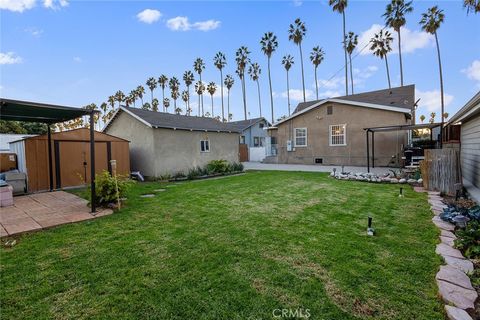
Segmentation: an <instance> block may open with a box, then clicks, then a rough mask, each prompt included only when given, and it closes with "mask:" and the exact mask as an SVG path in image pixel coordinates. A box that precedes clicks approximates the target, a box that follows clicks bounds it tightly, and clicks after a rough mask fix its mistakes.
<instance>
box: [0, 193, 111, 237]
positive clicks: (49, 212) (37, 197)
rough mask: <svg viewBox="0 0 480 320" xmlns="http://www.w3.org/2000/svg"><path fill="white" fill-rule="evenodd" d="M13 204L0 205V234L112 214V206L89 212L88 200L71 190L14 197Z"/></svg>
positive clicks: (43, 227) (10, 233) (15, 232)
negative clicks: (92, 212)
mask: <svg viewBox="0 0 480 320" xmlns="http://www.w3.org/2000/svg"><path fill="white" fill-rule="evenodd" d="M13 202H14V205H13V206H11V207H4V208H0V237H6V236H11V235H16V234H20V233H24V232H30V231H36V230H42V229H46V228H50V227H54V226H58V225H62V224H66V223H72V222H78V221H84V220H89V219H94V218H97V217H101V216H105V215H109V214H111V213H112V210H110V209H97V212H96V214H95V216H94V215H92V214H91V213H90V208H89V207H88V206H87V200H85V199H82V198H80V197H77V196H76V195H73V194H71V193H68V192H64V191H55V192H45V193H36V194H31V195H25V196H20V197H15V198H14V201H13Z"/></svg>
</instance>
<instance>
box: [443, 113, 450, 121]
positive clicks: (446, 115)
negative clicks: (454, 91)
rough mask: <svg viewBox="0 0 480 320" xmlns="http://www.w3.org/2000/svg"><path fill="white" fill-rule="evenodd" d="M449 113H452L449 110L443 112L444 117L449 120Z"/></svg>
mask: <svg viewBox="0 0 480 320" xmlns="http://www.w3.org/2000/svg"><path fill="white" fill-rule="evenodd" d="M449 115H450V114H449V113H448V112H444V113H443V119H444V120H447V119H448V116H449Z"/></svg>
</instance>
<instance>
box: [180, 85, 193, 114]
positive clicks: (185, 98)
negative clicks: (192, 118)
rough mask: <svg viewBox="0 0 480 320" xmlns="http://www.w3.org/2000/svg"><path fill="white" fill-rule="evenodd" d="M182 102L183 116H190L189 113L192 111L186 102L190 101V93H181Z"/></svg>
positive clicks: (184, 91)
mask: <svg viewBox="0 0 480 320" xmlns="http://www.w3.org/2000/svg"><path fill="white" fill-rule="evenodd" d="M182 100H183V102H185V114H186V115H187V116H189V115H190V112H191V111H192V110H191V109H190V107H189V105H188V101H189V100H190V93H189V92H188V90H183V91H182Z"/></svg>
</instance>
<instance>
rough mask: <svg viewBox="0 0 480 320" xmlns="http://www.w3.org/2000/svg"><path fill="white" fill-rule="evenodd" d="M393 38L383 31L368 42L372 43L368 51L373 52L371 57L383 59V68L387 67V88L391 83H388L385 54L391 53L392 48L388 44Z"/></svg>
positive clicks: (388, 74) (388, 75)
mask: <svg viewBox="0 0 480 320" xmlns="http://www.w3.org/2000/svg"><path fill="white" fill-rule="evenodd" d="M392 41H393V38H392V35H391V34H390V32H388V31H385V32H383V30H380V31H379V32H378V33H376V34H375V35H374V36H373V38H372V40H370V42H371V43H372V46H371V47H370V50H372V51H373V55H375V56H377V57H379V58H380V59H385V66H386V67H387V79H388V87H389V88H391V87H392V86H391V83H390V71H389V70H388V59H387V54H388V53H389V52H390V51H392V47H391V46H390V43H392Z"/></svg>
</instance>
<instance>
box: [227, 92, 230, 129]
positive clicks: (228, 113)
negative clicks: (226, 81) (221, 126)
mask: <svg viewBox="0 0 480 320" xmlns="http://www.w3.org/2000/svg"><path fill="white" fill-rule="evenodd" d="M229 121H230V89H228V95H227V122H229Z"/></svg>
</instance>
